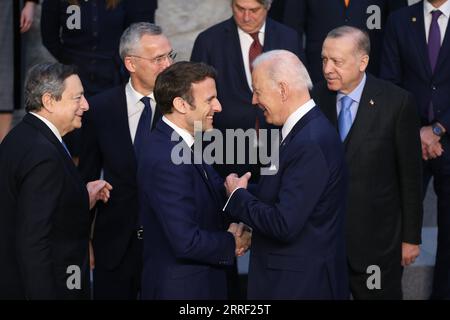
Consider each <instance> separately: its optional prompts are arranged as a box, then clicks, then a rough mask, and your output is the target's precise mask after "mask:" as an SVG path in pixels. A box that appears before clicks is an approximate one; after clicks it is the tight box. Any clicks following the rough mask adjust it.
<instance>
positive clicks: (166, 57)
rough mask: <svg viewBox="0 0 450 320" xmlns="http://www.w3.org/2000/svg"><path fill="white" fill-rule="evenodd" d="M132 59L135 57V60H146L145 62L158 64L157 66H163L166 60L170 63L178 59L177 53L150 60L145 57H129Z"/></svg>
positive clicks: (171, 52) (172, 52)
mask: <svg viewBox="0 0 450 320" xmlns="http://www.w3.org/2000/svg"><path fill="white" fill-rule="evenodd" d="M129 56H130V57H135V58H140V59H144V60H148V61H150V62H151V63H153V64H157V65H161V64H163V63H164V62H165V61H166V60H169V61H170V62H173V61H174V60H175V58H176V57H177V53H176V52H175V51H173V50H172V51H170V52H169V53H168V54H163V55H161V56H158V57H156V58H153V59H150V58H145V57H141V56H135V55H131V54H130V55H129Z"/></svg>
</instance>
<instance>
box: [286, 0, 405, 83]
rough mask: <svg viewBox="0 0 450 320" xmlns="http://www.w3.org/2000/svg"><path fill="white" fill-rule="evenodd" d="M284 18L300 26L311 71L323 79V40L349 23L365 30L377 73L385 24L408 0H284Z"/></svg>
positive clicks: (299, 31)
mask: <svg viewBox="0 0 450 320" xmlns="http://www.w3.org/2000/svg"><path fill="white" fill-rule="evenodd" d="M284 2H285V4H284V16H283V20H282V22H283V23H285V24H286V25H288V26H290V27H292V28H294V29H296V30H297V32H298V34H299V36H300V38H301V39H300V42H301V43H302V44H303V45H304V49H305V52H306V62H307V67H308V71H309V74H310V75H311V78H312V80H313V82H314V83H316V82H318V81H321V80H323V76H322V59H321V56H320V52H321V50H322V43H323V41H324V40H325V37H326V35H327V33H328V32H329V31H331V30H332V29H334V28H336V27H339V26H343V25H349V26H353V27H357V28H359V29H362V30H366V31H368V33H369V37H370V43H371V47H372V49H371V55H370V65H369V69H368V71H369V72H370V73H372V74H374V75H378V71H379V59H380V54H381V47H382V43H383V35H384V24H385V22H386V19H387V17H388V15H389V14H390V13H391V12H392V11H394V10H396V9H398V8H400V7H404V6H407V5H408V1H407V0H357V1H356V0H322V1H317V0H285V1H284Z"/></svg>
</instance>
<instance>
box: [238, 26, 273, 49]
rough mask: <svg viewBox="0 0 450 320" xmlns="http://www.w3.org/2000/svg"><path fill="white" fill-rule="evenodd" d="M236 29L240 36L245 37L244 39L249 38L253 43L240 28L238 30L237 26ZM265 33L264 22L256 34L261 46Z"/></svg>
mask: <svg viewBox="0 0 450 320" xmlns="http://www.w3.org/2000/svg"><path fill="white" fill-rule="evenodd" d="M237 29H238V33H239V35H240V36H242V35H245V36H246V37H248V38H250V39H251V40H252V41H253V38H252V36H251V35H250V34H248V33H247V32H245V31H244V30H242V29H241V28H239V26H238V27H237ZM265 32H266V22H265V21H264V24H263V25H262V26H261V29H259V34H258V38H259V42H260V43H261V45H262V46H264V34H265Z"/></svg>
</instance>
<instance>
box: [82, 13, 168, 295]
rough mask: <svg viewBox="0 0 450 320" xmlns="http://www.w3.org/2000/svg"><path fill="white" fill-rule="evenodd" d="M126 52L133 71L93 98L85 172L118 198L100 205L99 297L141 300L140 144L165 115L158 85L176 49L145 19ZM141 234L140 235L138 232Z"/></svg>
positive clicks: (96, 243)
mask: <svg viewBox="0 0 450 320" xmlns="http://www.w3.org/2000/svg"><path fill="white" fill-rule="evenodd" d="M120 56H121V58H122V60H123V62H124V64H125V67H126V68H127V69H128V71H129V73H130V80H129V81H128V83H127V84H126V85H120V86H118V87H116V88H113V89H110V90H108V91H106V92H104V93H101V94H99V95H96V96H94V97H92V98H91V99H89V103H90V105H91V110H90V112H88V113H87V114H86V123H85V126H83V130H82V136H83V145H82V148H81V156H80V165H79V169H80V172H81V174H82V176H83V178H84V179H85V181H89V180H92V179H95V178H98V177H99V176H100V174H101V171H102V170H103V176H104V177H105V179H107V180H108V181H111V183H112V184H113V185H114V190H113V191H112V193H113V194H112V196H113V198H115V199H114V201H111V202H110V203H108V204H106V205H102V204H100V205H99V206H98V207H97V215H96V220H95V224H94V234H93V242H92V243H93V251H94V255H95V269H94V299H136V298H137V297H138V292H139V287H140V274H141V269H142V257H141V256H142V243H141V241H140V240H141V238H142V231H141V230H140V229H139V225H140V224H139V221H138V198H137V185H136V170H137V153H138V150H137V149H138V147H139V143H140V142H141V141H143V138H144V136H146V135H148V134H150V129H151V128H152V127H153V126H154V125H155V123H156V122H157V120H158V119H159V118H160V117H161V115H160V113H159V112H158V110H157V108H156V102H155V99H154V97H153V88H154V86H155V80H156V77H157V75H158V74H159V73H160V72H161V71H163V70H164V69H165V68H167V67H168V66H169V65H171V64H172V62H173V59H174V57H175V53H174V52H173V50H172V46H171V45H170V43H169V40H168V39H167V38H166V37H165V36H164V35H163V34H162V31H161V28H160V27H159V26H156V25H154V24H151V23H146V22H140V23H136V24H132V25H131V26H130V27H129V28H128V29H126V30H125V31H124V33H123V35H122V37H121V40H120ZM138 233H139V234H138Z"/></svg>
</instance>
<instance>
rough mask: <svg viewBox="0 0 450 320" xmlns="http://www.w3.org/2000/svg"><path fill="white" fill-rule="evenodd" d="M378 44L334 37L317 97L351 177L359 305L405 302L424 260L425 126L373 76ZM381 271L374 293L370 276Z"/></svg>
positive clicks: (349, 33) (405, 96) (342, 30)
mask: <svg viewBox="0 0 450 320" xmlns="http://www.w3.org/2000/svg"><path fill="white" fill-rule="evenodd" d="M369 54H370V41H369V37H368V36H367V34H366V33H365V32H363V31H361V30H359V29H357V28H354V27H349V26H344V27H339V28H336V29H333V30H332V31H330V33H328V35H327V37H326V39H325V41H324V43H323V46H322V62H323V74H324V77H325V79H326V82H324V83H322V84H320V85H318V86H316V87H315V88H314V93H313V97H314V99H315V100H316V101H317V103H318V105H319V106H320V107H321V109H322V111H323V112H324V113H325V115H326V116H327V117H328V119H329V120H330V121H331V123H332V124H333V125H334V126H335V127H336V128H337V130H338V132H339V134H340V137H341V141H342V142H343V144H344V146H345V152H346V162H347V165H348V167H349V171H350V190H349V197H348V207H347V215H346V241H347V255H348V263H349V276H350V285H351V291H352V295H353V297H354V298H355V299H401V298H402V291H401V279H402V271H403V269H402V266H407V265H410V264H411V263H414V260H415V259H416V258H417V256H418V255H419V244H420V238H421V226H422V204H421V197H422V196H421V194H422V193H421V192H422V179H421V156H420V155H421V148H420V139H419V118H418V115H417V110H416V108H415V105H414V101H413V98H412V96H411V94H409V93H408V92H406V91H405V90H403V89H401V88H399V87H397V86H395V85H393V84H391V83H389V82H386V81H383V80H379V79H376V78H375V77H373V76H371V75H370V74H366V68H367V65H368V63H369ZM372 265H376V266H378V267H379V268H380V271H381V274H380V276H381V286H380V287H377V288H375V289H372V290H371V289H370V288H369V287H368V285H367V280H368V278H369V277H370V276H371V273H370V272H368V270H369V269H368V268H369V267H370V266H372Z"/></svg>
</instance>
